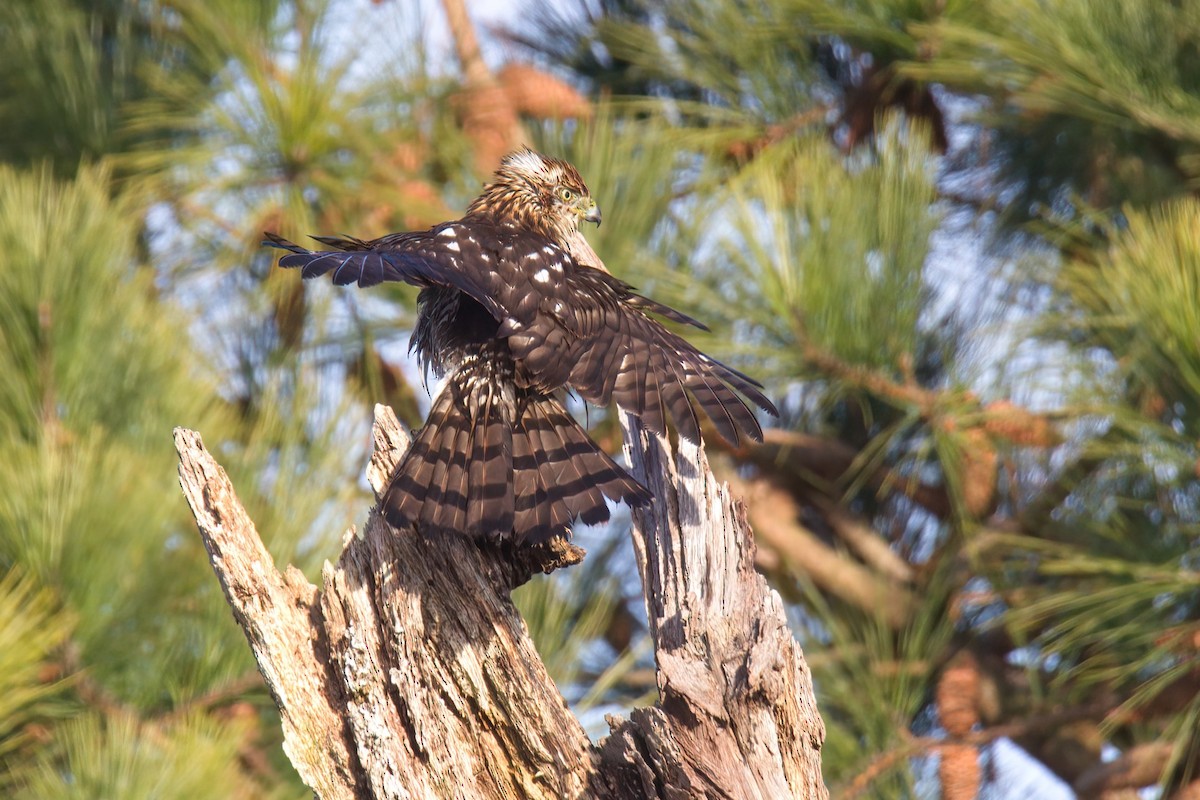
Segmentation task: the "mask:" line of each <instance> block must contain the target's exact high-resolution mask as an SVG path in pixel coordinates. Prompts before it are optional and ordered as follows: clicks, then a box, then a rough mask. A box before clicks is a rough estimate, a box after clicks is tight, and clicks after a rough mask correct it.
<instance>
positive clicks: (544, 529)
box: [265, 149, 776, 543]
mask: <svg viewBox="0 0 1200 800" xmlns="http://www.w3.org/2000/svg"><path fill="white" fill-rule="evenodd" d="M580 220H587V221H590V222H595V223H597V224H599V223H600V210H599V208H597V206H596V204H595V202H593V200H592V197H591V194H590V192H589V191H588V188H587V186H585V185H584V182H583V179H582V178H581V177H580V175H579V173H578V172H577V171H576V170H575V168H574V167H573V166H571V165H570V164H568V163H566V162H564V161H560V160H558V159H555V158H549V157H546V156H542V155H540V154H538V153H535V152H533V151H532V150H528V149H525V150H520V151H518V152H515V153H512V154H510V155H508V156H506V157H505V158H504V160H503V161H502V162H501V165H500V167H499V169H498V170H497V171H496V174H495V176H494V178H493V180H492V182H491V183H489V184H487V185H486V186H485V187H484V190H483V193H482V194H481V195H480V196H479V197H478V198H476V199H475V201H474V202H472V203H471V205H470V207H469V208H468V209H467V214H466V216H465V217H463V218H462V219H460V220H456V221H453V222H444V223H442V224H440V225H436V226H434V227H433V228H431V229H429V230H427V231H420V232H411V233H394V234H391V235H389V236H384V237H382V238H379V239H374V240H372V241H362V240H359V239H353V238H339V237H326V236H318V237H314V238H315V239H316V240H317V241H319V242H321V243H322V244H324V245H327V246H329V247H332V248H336V250H335V251H312V250H306V249H304V248H302V247H299V246H297V245H295V244H293V243H291V242H289V241H287V240H285V239H281V238H280V237H278V236H276V235H274V234H272V233H268V234H267V241H266V242H265V244H269V245H272V246H274V247H279V248H282V249H284V250H288V251H290V252H289V254H288V255H285V256H283V257H282V258H281V259H280V262H279V263H280V264H281V265H282V266H284V267H300V268H301V274H302V275H303V277H305V278H313V277H317V276H319V275H324V274H325V273H327V272H332V273H333V282H334V283H335V284H337V285H345V284H350V283H357V284H358V285H359V286H364V287H365V286H373V285H374V284H377V283H380V282H381V281H405V282H407V283H410V284H414V285H416V286H420V287H422V291H421V293H420V296H419V297H418V301H417V302H418V308H419V313H418V317H417V325H416V329H415V330H414V331H413V336H412V340H411V347H410V349H411V350H414V351H415V352H416V355H417V358H418V360H419V361H420V362H421V363H422V364H423V365H424V367H425V368H426V369H429V368H432V369H433V371H434V373H435V374H436V375H438V376H439V377H441V376H443V375H445V376H447V380H446V383H445V386H444V388H443V389H442V390H441V392H440V393H439V394H438V396H437V398H436V399H435V400H434V402H433V407H432V408H431V409H430V411H429V417H428V419H427V421H426V423H425V425H424V427H422V428H421V430H420V431H419V432H418V434H417V436H416V441H415V442H413V445H412V447H411V448H410V449H409V451H408V453H407V454H406V455H405V457H404V459H403V461H402V462H401V463H400V465H399V466H398V467H397V469H396V474H395V475H394V476H393V478H392V480H391V484H390V485H389V486H388V489H387V492H386V494H385V495H384V499H383V504H382V506H383V509H384V512H385V514H386V516H387V518H388V520H389V521H390V522H392V523H393V524H395V525H398V526H406V525H409V524H412V523H416V524H417V525H418V526H419V527H420V528H421V529H423V530H456V531H466V532H469V533H470V534H472V535H474V536H476V537H485V538H489V539H494V538H507V537H512V538H513V539H514V540H515V541H516V542H517V543H521V542H536V541H543V540H545V539H548V538H549V537H551V536H554V535H555V534H558V533H562V532H564V531H566V529H567V527H568V526H569V525H570V524H571V523H572V521H573V520H575V519H581V520H583V522H585V523H589V524H591V523H597V522H603V521H605V520H607V519H608V515H609V512H608V505H607V504H606V503H605V498H606V497H607V498H609V499H611V500H614V501H618V500H619V501H624V502H625V503H627V504H628V505H630V506H640V505H643V504H645V503H646V502H648V501H649V500H650V494H649V492H648V491H647V490H646V489H645V488H644V487H643V486H642V485H641V484H639V483H638V482H637V481H635V480H634V479H633V478H632V477H630V476H629V475H628V474H627V473H626V472H625V470H624V469H623V468H622V467H621V466H620V465H618V464H617V463H616V462H614V461H613V459H612V458H610V457H609V456H608V454H607V453H605V452H604V451H603V450H602V449H600V447H599V446H598V445H596V444H595V443H594V442H593V441H592V440H591V439H590V438H589V437H588V435H587V432H586V431H585V430H584V429H583V428H582V427H581V426H580V425H579V423H577V422H576V421H575V419H574V418H573V417H572V416H571V415H570V414H569V413H568V412H567V410H566V409H565V408H564V406H563V404H562V399H561V398H562V396H563V395H564V393H565V390H566V388H567V387H569V388H572V389H574V390H575V391H576V392H577V393H578V394H579V395H580V396H581V397H583V399H585V400H587V401H588V402H590V403H594V404H597V405H602V406H603V405H607V404H608V403H609V401H616V403H617V405H619V406H621V407H622V408H624V409H626V410H627V411H630V412H633V413H634V414H637V415H638V416H639V417H641V419H642V422H643V423H644V424H645V426H646V427H647V428H649V429H650V430H652V431H654V432H656V433H664V432H665V430H666V416H667V415H668V414H669V415H670V417H671V418H672V419H673V420H674V421H675V424H676V426H677V427H678V429H679V432H680V434H681V435H683V436H685V437H687V438H688V439H690V440H692V441H696V440H697V439H698V437H699V425H698V420H697V416H696V412H695V410H694V408H693V407H692V404H691V402H689V399H688V396H689V395H690V396H691V397H692V398H694V399H695V400H696V402H697V404H698V405H699V406H700V408H701V409H703V411H704V412H705V414H707V415H708V416H709V417H710V418H711V419H712V421H713V423H714V425H715V426H716V429H717V430H718V431H720V433H721V435H722V436H724V437H725V438H727V439H729V440H730V441H732V442H734V443H736V442H738V441H739V439H740V437H741V436H744V435H749V436H750V437H752V438H754V439H761V438H762V429H761V428H760V427H759V424H758V421H757V419H755V416H754V413H753V412H752V411H751V410H750V408H749V407H748V406H747V404H746V402H745V401H744V400H743V399H742V398H741V397H739V396H738V393H739V392H740V393H741V395H743V396H745V397H746V398H749V400H751V401H752V402H753V403H754V404H755V405H757V406H759V407H760V408H763V409H765V410H767V411H769V412H771V413H773V414H774V413H776V411H775V408H774V406H772V405H771V402H770V401H769V400H768V399H767V398H766V397H765V396H764V395H763V394H762V392H761V391H759V389H760V384H758V383H756V382H755V381H753V380H752V379H750V378H748V377H746V376H745V375H743V374H742V373H740V372H738V371H737V370H734V369H731V368H730V367H727V366H725V365H724V364H721V363H720V362H717V361H714V360H713V359H711V358H709V357H708V356H706V355H704V354H703V353H701V352H700V351H699V350H697V349H696V348H694V347H693V346H692V345H690V344H688V343H687V342H686V341H685V340H684V339H682V338H681V337H679V336H677V335H676V334H674V333H672V332H670V331H668V330H667V329H666V328H664V327H663V326H662V325H661V324H660V323H659V322H658V321H657V320H655V319H654V318H653V317H651V316H650V314H651V313H653V314H657V315H660V316H663V317H665V318H667V319H669V320H672V321H675V322H679V323H685V324H690V325H694V326H697V327H700V328H703V327H704V326H703V325H701V324H700V323H698V322H696V321H695V320H693V319H691V318H690V317H687V316H685V315H683V314H681V313H679V312H677V311H675V310H673V309H671V308H668V307H666V306H663V305H660V304H658V303H656V302H654V301H653V300H650V299H648V298H646V297H643V296H641V295H639V294H636V293H635V292H634V291H633V287H631V286H630V285H629V284H626V283H624V282H622V281H620V280H618V279H617V278H614V277H613V276H612V275H610V274H609V273H608V272H607V271H605V270H603V269H600V268H597V267H596V266H589V265H586V264H583V263H581V260H580V259H581V257H580V256H572V252H576V253H578V252H579V249H578V247H572V244H573V243H574V244H578V241H579V239H580V237H581V235H580V234H579V232H578V231H579V222H580ZM585 249H586V248H585ZM735 390H736V391H735Z"/></svg>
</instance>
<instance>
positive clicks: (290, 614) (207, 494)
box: [175, 407, 826, 800]
mask: <svg viewBox="0 0 1200 800" xmlns="http://www.w3.org/2000/svg"><path fill="white" fill-rule="evenodd" d="M175 441H176V447H177V449H178V450H179V454H180V482H181V484H182V486H183V489H184V494H185V496H186V497H187V499H188V502H189V504H191V507H192V511H193V513H194V514H195V515H196V519H197V524H198V527H199V529H200V533H201V536H202V537H203V538H204V540H205V545H206V547H208V550H209V553H210V556H211V561H212V565H213V569H214V571H215V572H216V573H217V577H218V579H219V580H220V581H221V584H222V586H223V587H224V588H225V592H226V597H227V598H228V600H229V602H230V606H231V607H232V608H233V611H234V616H235V619H237V621H238V623H239V624H240V625H241V626H242V628H243V629H244V630H245V632H246V637H247V639H248V640H249V642H250V645H251V647H252V649H253V650H254V654H255V658H256V659H257V660H258V663H259V668H260V670H261V672H262V674H263V677H264V679H265V680H266V681H267V684H268V686H269V687H270V689H271V692H272V696H273V697H274V698H275V700H276V702H277V703H278V704H279V706H280V709H281V713H282V717H283V720H284V737H285V749H286V751H287V753H288V756H289V758H291V759H292V761H293V763H295V764H296V767H297V770H298V771H299V772H300V774H301V776H302V777H303V778H304V780H305V781H306V782H307V783H308V785H309V786H311V787H312V788H313V790H314V791H315V792H316V794H317V795H318V796H319V797H322V798H343V797H355V798H373V799H376V798H378V799H382V798H471V799H472V800H474V798H480V799H481V800H487V799H488V798H573V797H601V798H629V799H630V800H633V799H634V798H684V797H688V798H690V797H712V798H751V797H754V798H783V797H799V798H824V797H825V796H826V792H825V789H824V785H823V784H822V782H821V776H820V745H821V742H822V740H823V738H824V729H823V726H822V723H821V720H820V717H819V716H818V715H817V712H816V708H815V704H814V702H813V695H812V686H811V680H810V677H809V674H808V672H807V669H806V667H805V666H804V661H803V657H802V655H801V653H800V650H799V647H798V646H797V645H796V643H795V642H794V640H792V638H791V636H790V633H789V632H788V630H787V627H786V624H785V621H784V616H783V607H782V604H781V603H780V600H779V598H778V596H777V595H775V593H774V592H771V591H770V590H769V589H767V588H766V586H765V584H764V583H763V581H762V579H761V578H760V577H759V576H757V575H756V574H755V573H754V571H753V544H752V542H751V540H750V539H749V534H748V531H747V530H746V528H745V516H744V514H743V513H742V510H741V508H740V506H739V505H738V504H735V503H734V502H733V501H732V500H730V498H729V496H728V491H727V490H726V489H724V488H723V487H720V486H718V485H717V484H716V481H715V479H713V478H712V475H711V473H710V472H708V468H707V463H706V462H705V461H704V459H703V454H702V452H700V451H699V450H698V449H697V448H695V447H694V446H688V445H684V447H683V448H681V449H682V455H681V456H680V458H679V459H678V460H677V461H675V460H672V458H671V455H670V451H669V448H668V447H667V446H666V445H665V443H664V442H663V441H661V440H659V439H657V438H650V437H646V436H644V435H643V434H642V433H640V431H638V430H637V429H636V423H635V424H634V425H633V426H631V428H630V436H629V437H627V441H632V442H633V443H634V445H633V446H632V447H631V448H630V449H631V452H632V453H633V456H634V468H635V471H636V472H638V473H639V474H641V476H642V477H643V479H644V480H647V481H648V482H649V484H650V485H651V488H652V489H653V490H654V491H655V493H656V496H657V497H658V500H657V501H656V503H655V504H654V506H653V508H652V509H650V510H649V511H647V512H645V513H642V514H639V515H638V530H637V531H636V532H635V535H634V542H635V550H636V552H637V556H638V561H639V564H640V566H641V570H642V575H643V579H644V583H645V586H646V589H647V609H648V612H649V618H650V623H651V630H652V633H653V636H654V642H655V647H656V651H657V654H658V659H659V686H660V689H661V691H662V699H661V700H660V702H659V703H658V704H657V705H656V706H655V707H653V708H648V709H639V710H637V711H635V712H633V714H632V715H631V719H630V720H628V721H624V720H618V719H615V718H614V719H613V720H611V722H612V726H613V732H612V735H610V736H609V737H608V738H607V739H606V740H605V741H604V742H602V743H601V745H600V746H599V747H596V746H593V745H592V744H591V742H590V741H589V740H588V738H587V736H586V735H585V734H584V731H583V729H582V727H581V726H580V725H579V722H578V721H577V720H576V719H575V717H574V716H573V715H572V714H571V713H570V710H569V709H568V708H567V706H566V703H565V702H564V701H563V699H562V696H561V695H560V694H559V692H558V690H557V689H556V687H555V686H554V683H553V681H552V680H551V679H550V677H549V675H548V674H547V673H546V671H545V668H544V667H543V665H542V663H541V661H540V659H539V658H538V656H537V653H536V651H535V649H534V647H533V643H532V642H531V641H530V639H529V636H528V633H527V631H526V629H525V626H524V623H523V622H522V621H521V619H520V617H519V615H518V614H517V613H516V610H515V608H514V607H513V605H512V603H511V601H510V600H509V592H510V591H511V589H512V587H513V586H514V585H516V584H518V583H520V582H522V581H524V580H526V579H528V577H529V575H530V574H531V573H532V572H535V571H538V570H547V571H548V570H549V569H553V568H555V567H557V566H563V565H566V564H569V563H574V562H575V561H577V560H578V559H579V558H580V557H582V551H581V550H579V548H576V547H574V546H573V545H569V544H567V543H561V542H560V543H558V544H556V545H555V546H553V547H550V548H546V549H543V550H541V551H525V552H513V551H512V550H511V549H504V548H489V547H482V548H481V547H478V546H476V545H475V544H473V543H472V542H471V541H470V540H468V539H467V538H466V537H458V536H441V537H428V538H427V537H423V536H419V535H417V534H416V533H415V532H413V531H411V530H407V531H397V530H395V529H394V528H391V527H390V526H388V525H387V523H386V522H385V521H384V520H383V519H382V518H381V517H380V516H379V515H378V514H377V513H375V512H373V513H372V514H371V517H370V519H369V521H368V522H367V525H366V527H365V529H364V530H363V531H361V532H352V534H351V535H349V536H348V537H347V540H346V542H345V549H344V551H343V553H342V555H341V557H340V558H339V559H338V562H337V563H336V564H335V565H331V564H328V563H326V565H325V568H324V570H323V573H322V579H323V586H322V589H321V591H320V593H319V594H318V593H317V591H316V588H315V587H313V586H311V585H310V584H309V583H308V582H307V581H306V580H304V579H303V577H302V576H300V575H299V573H298V572H297V571H296V570H294V569H293V568H290V567H289V568H288V573H287V577H284V576H283V575H280V574H279V572H278V571H277V570H276V569H275V567H274V564H273V563H272V561H271V559H270V557H269V555H268V554H267V552H266V550H265V548H264V547H263V546H262V543H261V541H260V540H259V538H258V535H257V533H256V531H255V530H254V526H253V523H252V522H251V521H250V520H249V518H248V517H247V516H246V513H245V511H244V509H242V507H241V506H240V504H239V503H238V501H237V498H236V496H235V495H234V493H233V489H232V487H231V486H230V485H229V481H228V478H227V477H226V476H225V474H224V472H223V471H222V470H221V468H220V467H219V466H218V465H217V464H216V462H215V461H213V459H212V457H211V456H210V455H209V454H208V453H207V451H205V450H204V447H203V444H202V443H201V441H200V438H199V436H198V435H196V434H195V433H193V432H191V431H185V430H182V429H181V430H177V431H176V437H175ZM408 443H409V440H408V437H407V435H406V434H405V433H404V432H403V430H402V429H401V428H400V426H399V423H398V422H397V421H396V419H395V416H394V414H392V413H391V410H390V409H385V408H383V407H377V408H376V424H375V444H376V447H375V455H374V457H373V458H372V461H371V465H370V466H369V467H368V479H369V481H370V482H371V484H372V486H373V487H374V488H375V490H376V493H377V494H378V493H379V491H380V490H381V489H382V487H383V486H384V485H385V483H386V480H387V476H388V475H390V473H391V470H392V468H393V466H394V465H395V463H396V461H397V460H398V459H399V457H400V456H401V455H402V454H403V452H404V451H405V449H406V448H407V446H408Z"/></svg>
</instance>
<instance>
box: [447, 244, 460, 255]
mask: <svg viewBox="0 0 1200 800" xmlns="http://www.w3.org/2000/svg"><path fill="white" fill-rule="evenodd" d="M446 249H447V250H449V251H451V252H452V253H457V252H458V251H459V247H458V242H446Z"/></svg>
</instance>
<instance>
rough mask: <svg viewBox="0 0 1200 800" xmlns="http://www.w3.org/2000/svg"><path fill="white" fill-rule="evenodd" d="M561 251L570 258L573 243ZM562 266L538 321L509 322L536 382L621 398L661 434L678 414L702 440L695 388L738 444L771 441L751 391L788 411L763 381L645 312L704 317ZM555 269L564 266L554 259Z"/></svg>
mask: <svg viewBox="0 0 1200 800" xmlns="http://www.w3.org/2000/svg"><path fill="white" fill-rule="evenodd" d="M555 258H562V259H569V257H568V256H566V254H565V252H563V251H559V252H558V253H557V254H556V255H555ZM561 265H562V267H563V268H562V269H561V274H562V279H561V281H556V282H545V283H544V284H543V285H542V286H537V287H535V288H538V289H540V291H539V297H540V300H539V305H538V311H539V313H538V314H537V315H536V316H533V317H532V318H528V319H526V318H523V317H520V316H515V315H514V316H511V317H510V318H508V319H507V320H506V321H505V323H504V324H503V325H502V326H501V331H500V332H501V335H507V336H508V343H509V347H510V349H511V350H512V353H513V356H514V358H516V359H517V360H518V361H519V362H521V364H522V366H523V368H524V372H525V374H526V375H527V376H529V378H530V379H531V380H532V381H533V382H537V383H539V384H540V385H542V386H546V387H552V386H560V385H562V384H564V383H565V384H568V385H570V386H571V387H572V388H573V389H575V390H576V391H577V392H579V394H580V396H582V397H583V398H584V399H585V400H587V401H588V402H590V403H595V404H596V405H601V406H604V405H608V403H609V402H610V401H616V403H617V405H619V406H621V407H622V408H624V409H626V410H627V411H631V412H633V413H635V414H637V415H638V416H639V417H641V418H642V421H643V422H644V423H645V425H646V427H648V428H650V429H651V430H652V431H654V432H656V433H663V432H665V431H666V416H667V415H668V414H669V415H670V416H671V418H673V419H674V420H675V424H676V425H677V426H678V428H679V432H680V433H681V434H682V435H683V436H684V437H686V438H688V439H690V440H692V441H697V440H698V438H699V435H700V426H699V420H698V418H697V416H696V411H695V409H694V408H693V406H692V404H691V402H689V400H688V396H689V395H690V396H691V397H694V398H695V400H696V402H697V403H698V404H699V406H700V408H701V409H703V411H704V413H705V414H707V415H708V416H709V417H710V418H711V419H712V421H713V424H714V425H715V426H716V428H717V430H718V431H719V432H720V433H721V435H722V436H724V437H725V438H726V439H728V440H729V441H730V442H733V443H735V444H736V443H738V442H739V441H740V439H741V435H742V434H746V435H749V436H750V437H751V438H753V439H757V440H761V439H762V427H761V426H760V425H759V423H758V420H757V418H756V417H755V415H754V412H753V411H752V410H751V409H750V407H749V405H748V404H747V402H746V400H745V399H743V397H742V396H744V397H745V398H748V399H749V401H750V402H752V403H754V405H757V406H758V407H759V408H762V409H763V410H765V411H768V412H770V413H772V414H778V411H776V409H775V406H774V405H773V404H772V403H771V401H770V400H768V399H767V397H766V396H765V395H764V394H763V393H762V391H760V390H761V388H762V387H761V385H760V384H758V383H757V382H755V381H754V380H752V379H751V378H748V377H747V376H745V375H743V374H742V373H741V372H738V371H737V370H735V369H732V368H730V367H728V366H726V365H724V364H722V363H721V362H719V361H716V360H715V359H712V358H710V357H708V356H706V355H705V354H704V353H701V352H700V351H699V350H697V349H696V348H695V347H694V346H692V345H691V344H689V343H688V342H687V340H685V339H683V338H682V337H680V336H678V335H676V334H674V333H672V332H671V331H669V330H667V329H666V328H665V327H663V325H662V324H661V323H660V322H658V321H657V320H655V319H653V318H652V317H650V316H648V315H647V314H646V313H645V312H646V311H653V312H655V313H659V314H662V315H663V316H666V317H667V318H668V319H672V320H675V321H679V322H694V321H693V320H691V318H690V317H687V316H685V315H683V314H679V313H678V312H675V311H674V310H673V309H670V308H669V307H667V306H662V305H660V304H658V303H655V302H654V301H651V300H648V299H647V298H644V297H641V296H640V295H637V294H634V293H633V292H632V287H630V286H629V285H628V284H625V283H623V282H621V281H619V280H617V279H616V278H614V277H612V276H611V275H609V274H608V273H607V272H603V271H601V270H597V269H593V268H591V267H585V266H581V265H578V264H574V263H568V262H563V263H562V264H561ZM549 271H550V272H551V273H555V269H554V267H553V266H551V267H550V268H549ZM535 283H537V282H536V281H535ZM695 324H697V325H699V323H695ZM739 393H740V394H741V395H742V396H739Z"/></svg>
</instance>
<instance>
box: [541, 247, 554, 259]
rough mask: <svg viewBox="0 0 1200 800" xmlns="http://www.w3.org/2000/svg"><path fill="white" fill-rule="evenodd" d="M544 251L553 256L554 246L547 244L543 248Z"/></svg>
mask: <svg viewBox="0 0 1200 800" xmlns="http://www.w3.org/2000/svg"><path fill="white" fill-rule="evenodd" d="M542 252H543V253H545V254H546V255H548V256H552V255H554V248H553V247H551V246H550V245H546V246H545V247H543V248H542Z"/></svg>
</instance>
